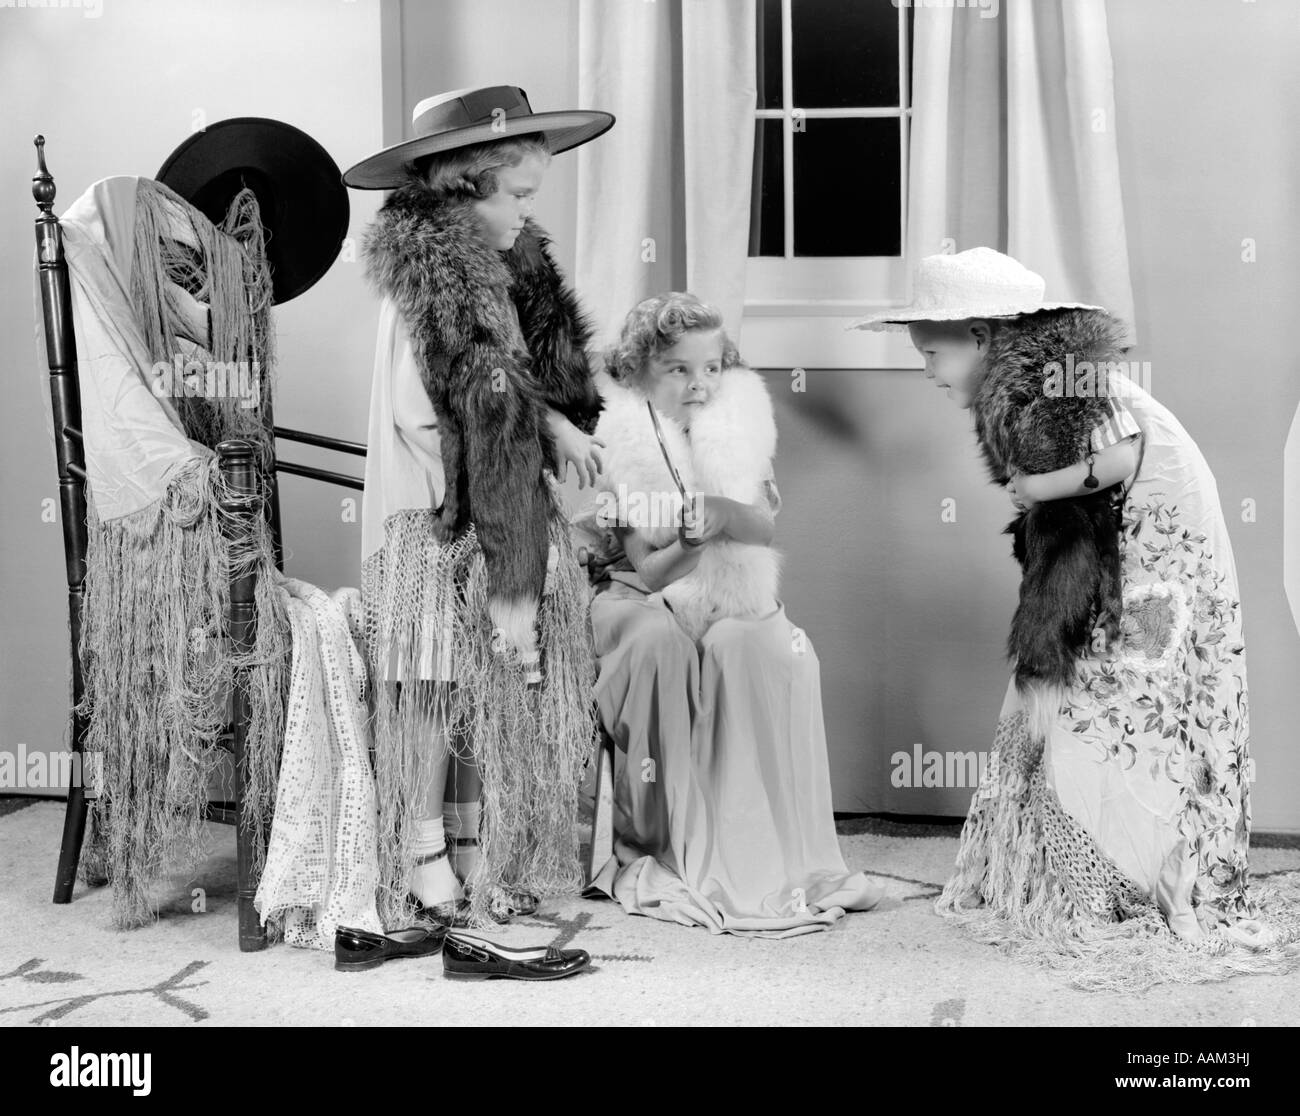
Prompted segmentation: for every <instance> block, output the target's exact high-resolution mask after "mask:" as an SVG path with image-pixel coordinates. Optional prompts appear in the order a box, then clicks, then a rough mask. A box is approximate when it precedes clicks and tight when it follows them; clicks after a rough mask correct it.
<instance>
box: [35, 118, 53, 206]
mask: <svg viewBox="0 0 1300 1116" xmlns="http://www.w3.org/2000/svg"><path fill="white" fill-rule="evenodd" d="M32 142H33V143H34V144H35V145H36V174H34V175H33V176H32V197H33V198H35V199H36V204H37V206H38V207H40V209H41V210H42V211H44V212H45V213H50V212H51V211H52V210H53V208H54V194H55V185H54V176H53V175H52V174H50V172H49V169H48V168H47V167H46V166H45V137H44V136H37V137H36V138H35V139H34V140H32Z"/></svg>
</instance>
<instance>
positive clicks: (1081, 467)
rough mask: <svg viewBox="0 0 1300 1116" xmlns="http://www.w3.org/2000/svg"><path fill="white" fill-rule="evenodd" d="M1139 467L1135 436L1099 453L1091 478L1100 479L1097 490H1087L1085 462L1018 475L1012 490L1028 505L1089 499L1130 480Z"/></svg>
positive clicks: (1012, 484) (1012, 482)
mask: <svg viewBox="0 0 1300 1116" xmlns="http://www.w3.org/2000/svg"><path fill="white" fill-rule="evenodd" d="M1137 465H1138V447H1137V438H1136V436H1133V437H1129V438H1126V439H1124V441H1122V442H1117V443H1116V444H1115V445H1113V446H1107V447H1106V448H1105V449H1103V450H1099V451H1097V453H1095V454H1094V455H1093V459H1092V475H1093V476H1094V477H1096V478H1097V487H1096V488H1085V487H1084V484H1083V482H1084V481H1085V480H1086V479H1087V477H1088V466H1087V464H1086V463H1085V462H1082V461H1081V462H1079V464H1077V465H1070V466H1068V467H1067V468H1064V469H1057V470H1055V471H1054V472H1051V473H1017V474H1016V475H1015V476H1013V477H1012V478H1011V485H1010V487H1011V488H1014V490H1015V494H1016V496H1018V497H1019V498H1020V501H1021V503H1023V504H1025V505H1033V504H1041V503H1042V502H1043V501H1044V500H1063V499H1066V498H1067V497H1070V496H1087V495H1089V494H1090V493H1092V492H1098V491H1100V490H1101V489H1103V488H1109V487H1110V486H1111V485H1113V484H1119V482H1120V481H1122V480H1124V479H1125V478H1126V477H1128V476H1129V475H1130V474H1131V473H1132V472H1133V471H1134V470H1135V469H1136V468H1137Z"/></svg>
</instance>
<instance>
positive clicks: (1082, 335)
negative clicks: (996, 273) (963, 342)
mask: <svg viewBox="0 0 1300 1116" xmlns="http://www.w3.org/2000/svg"><path fill="white" fill-rule="evenodd" d="M1122 338H1123V326H1122V324H1121V323H1120V322H1118V321H1117V320H1116V319H1115V318H1112V317H1111V316H1110V315H1109V314H1106V313H1104V312H1103V311H1099V310H1047V311H1041V312H1039V313H1037V314H1029V315H1025V316H1024V317H1022V318H1020V319H1019V320H1017V321H1016V322H1014V323H1012V324H1011V325H1010V326H1008V327H1005V328H1003V329H1002V330H1000V331H999V332H998V333H997V334H995V336H994V338H993V341H992V344H991V347H990V351H989V357H988V362H989V369H990V371H989V373H988V375H987V376H986V377H985V380H984V382H983V384H981V386H980V389H979V391H978V392H977V394H976V397H975V402H974V405H973V410H974V412H975V430H976V434H977V435H978V437H979V443H980V448H981V450H982V451H983V454H984V459H985V462H986V464H987V465H988V468H989V474H990V476H991V477H992V478H993V480H994V481H995V482H996V483H998V484H1006V482H1007V480H1008V479H1009V477H1010V476H1011V474H1012V473H1014V472H1023V473H1049V472H1052V471H1054V470H1056V469H1063V468H1066V467H1068V466H1070V465H1075V464H1078V463H1079V462H1080V461H1082V460H1083V459H1084V457H1085V456H1086V455H1087V453H1088V448H1089V436H1090V434H1091V432H1092V430H1093V428H1094V427H1096V426H1097V425H1098V424H1099V423H1101V422H1103V421H1104V420H1105V418H1106V415H1107V410H1108V401H1107V396H1106V395H1105V394H1104V393H1103V392H1102V391H1100V390H1099V391H1098V392H1097V393H1095V394H1093V395H1091V396H1088V395H1084V394H1081V393H1077V392H1076V393H1074V394H1068V395H1067V394H1065V393H1064V392H1058V391H1056V390H1054V385H1053V384H1052V383H1051V381H1050V379H1049V378H1050V377H1051V376H1052V375H1053V372H1054V367H1053V366H1055V368H1056V369H1060V368H1063V367H1064V366H1065V364H1066V358H1067V356H1068V355H1073V358H1074V362H1075V366H1076V367H1077V366H1078V365H1079V364H1081V363H1083V362H1084V361H1090V362H1092V363H1093V364H1094V366H1105V365H1107V364H1108V363H1109V362H1113V361H1118V360H1120V359H1121V357H1122V352H1123V350H1122V348H1121V341H1122ZM1098 373H1099V375H1098V381H1097V382H1098V383H1103V382H1104V380H1103V378H1102V376H1103V374H1102V373H1101V369H1100V368H1098ZM1118 489H1119V486H1118V485H1116V486H1112V487H1111V488H1108V489H1100V490H1098V491H1096V492H1094V493H1091V494H1089V495H1086V496H1076V497H1072V498H1070V499H1065V500H1050V501H1046V502H1044V503H1041V504H1038V505H1037V506H1035V507H1033V508H1031V509H1029V510H1028V511H1026V512H1022V513H1021V514H1020V515H1019V516H1017V517H1016V519H1015V520H1014V521H1013V522H1012V523H1011V524H1009V525H1008V527H1007V532H1008V533H1009V534H1011V535H1012V536H1013V538H1014V545H1013V553H1014V554H1015V557H1016V560H1017V561H1018V562H1019V563H1020V566H1021V570H1022V576H1021V581H1020V603H1019V605H1018V606H1017V608H1016V614H1015V617H1014V619H1013V620H1012V623H1011V634H1010V637H1009V640H1008V652H1009V653H1010V655H1011V656H1012V658H1013V659H1014V660H1015V664H1016V684H1017V686H1018V688H1019V689H1020V690H1021V692H1022V693H1024V692H1026V691H1028V690H1029V689H1030V688H1031V686H1032V685H1033V684H1035V683H1042V684H1045V685H1047V686H1049V687H1066V686H1069V685H1070V684H1071V682H1072V681H1073V680H1074V675H1075V666H1076V663H1077V660H1078V658H1079V656H1080V655H1081V654H1082V653H1083V652H1084V651H1085V650H1086V648H1087V645H1088V644H1089V642H1090V641H1091V637H1092V633H1093V632H1094V630H1096V629H1098V628H1100V629H1101V630H1102V631H1103V632H1104V633H1105V636H1106V639H1107V641H1108V643H1109V642H1110V641H1113V640H1116V639H1118V637H1119V620H1120V612H1121V608H1122V597H1123V594H1122V587H1121V582H1120V549H1119V529H1120V517H1119V509H1118V507H1117V500H1118V496H1119V491H1118Z"/></svg>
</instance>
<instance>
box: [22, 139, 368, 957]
mask: <svg viewBox="0 0 1300 1116" xmlns="http://www.w3.org/2000/svg"><path fill="white" fill-rule="evenodd" d="M35 144H36V159H37V173H36V175H35V176H34V177H33V178H32V196H33V197H34V198H35V199H36V206H37V209H38V211H39V213H38V216H37V217H36V259H37V271H38V281H39V285H40V291H41V314H42V318H43V321H44V327H45V347H46V354H47V357H48V364H49V377H50V404H51V409H52V411H53V416H54V445H55V454H56V457H57V461H58V470H59V506H60V509H61V513H62V521H63V551H64V558H65V566H66V573H67V585H68V619H69V627H70V637H69V638H70V650H71V654H72V710H73V711H72V713H71V715H70V720H71V727H70V737H71V741H70V742H71V747H72V749H73V751H74V752H75V753H76V754H77V755H78V756H80V755H81V754H82V752H83V750H84V747H85V740H86V730H87V723H86V719H85V718H84V717H83V716H81V715H79V714H78V713H77V712H76V709H77V707H78V706H79V705H80V704H81V699H82V696H83V693H84V689H83V679H82V675H81V660H80V656H79V654H78V648H79V646H80V643H81V610H82V603H83V599H84V583H85V578H86V460H85V450H84V446H83V439H82V433H81V393H80V389H79V386H78V382H77V344H76V336H75V334H74V333H73V326H72V298H71V293H70V290H69V286H68V266H67V262H66V259H65V256H64V252H63V236H62V231H61V229H60V227H59V220H58V218H57V217H55V216H54V212H53V207H54V196H55V185H54V178H53V176H52V175H51V174H50V172H49V171H48V169H47V168H46V165H45V137H44V136H37V137H36V139H35ZM263 421H264V422H265V423H266V425H267V426H268V427H269V428H270V429H271V430H272V431H273V432H274V434H275V436H276V437H277V438H283V439H285V440H287V441H293V442H300V443H303V444H305V445H311V446H317V447H321V448H324V449H329V450H336V451H338V452H341V453H348V454H354V455H356V456H359V457H364V456H365V454H366V447H365V446H364V445H361V444H360V443H357V442H346V441H343V440H341V439H338V438H330V437H327V436H325V435H321V434H310V433H306V432H304V431H299V430H287V429H284V428H282V427H278V426H275V425H274V419H273V417H272V415H271V414H270V408H269V407H268V408H266V413H265V414H264V415H263ZM216 450H217V456H218V458H219V460H220V464H221V470H222V473H223V475H224V477H225V480H226V483H227V485H228V486H229V488H230V491H231V494H232V495H231V497H230V501H229V502H228V503H227V504H226V505H225V507H224V510H225V511H226V512H227V513H228V514H229V517H230V522H231V524H232V525H233V527H232V529H233V530H240V529H241V528H240V524H246V523H250V522H251V519H252V517H253V516H256V515H266V516H267V517H268V518H269V521H270V527H271V532H272V538H273V540H274V545H275V559H276V565H277V566H278V567H280V568H281V569H283V566H284V545H283V536H282V532H281V521H280V499H279V488H278V485H277V483H276V477H275V474H276V473H293V474H295V475H297V476H303V477H309V478H311V479H313V480H319V481H324V482H325V483H328V484H336V485H340V486H342V487H344V488H352V489H356V490H361V489H362V488H363V487H364V484H363V482H362V480H361V479H360V478H359V477H355V476H351V475H347V474H343V473H335V472H331V471H329V470H326V469H317V468H313V467H311V466H306V465H295V464H292V463H290V462H287V461H280V460H278V458H277V459H276V460H275V461H274V469H273V470H271V471H270V472H269V473H266V474H264V473H262V472H261V470H260V469H259V468H258V466H257V456H256V447H255V446H254V445H253V444H252V443H251V442H246V441H238V440H236V441H228V442H222V443H221V444H220V445H219V446H217V447H216ZM243 529H244V530H247V528H246V527H245V528H243ZM255 591H256V578H255V575H253V574H249V575H247V576H244V577H237V578H233V579H232V580H231V585H230V614H229V616H228V617H227V634H228V636H229V638H230V640H231V641H232V644H233V646H234V648H235V649H236V650H238V651H244V650H248V649H250V648H251V647H252V645H253V639H254V636H255V633H256V624H257V616H256V613H255V611H254V596H255ZM232 705H233V709H232V720H231V724H230V726H229V730H228V731H227V732H226V733H225V734H224V735H223V737H222V746H223V747H225V748H227V749H228V750H229V751H230V752H231V753H232V758H233V765H234V780H233V796H234V798H233V801H229V802H210V803H209V804H208V810H207V817H208V818H209V819H210V820H212V821H216V822H223V823H225V824H229V825H234V826H235V833H236V852H235V857H236V874H237V877H238V884H237V905H238V912H239V948H240V949H241V950H244V951H246V952H248V951H253V950H259V949H264V948H265V947H266V932H265V930H264V929H263V928H262V926H261V924H260V922H259V921H258V917H257V911H256V909H255V908H254V906H253V897H254V895H255V894H256V892H257V882H258V881H257V880H256V879H255V878H254V874H253V863H254V853H255V848H256V846H255V845H254V842H255V841H263V840H265V837H266V835H265V834H261V833H255V832H253V831H252V829H251V827H249V826H248V825H246V824H245V822H244V800H243V787H244V776H245V771H246V759H245V753H244V748H245V742H246V740H247V737H248V727H249V707H248V701H247V695H246V694H245V692H244V690H243V688H242V687H239V686H236V687H235V696H234V701H233V703H232ZM73 770H81V763H80V761H79V760H78V762H76V763H75V764H74V765H73ZM72 782H73V785H72V786H70V787H69V788H68V804H67V810H66V812H65V814H64V819H63V839H62V845H61V848H60V851H59V866H58V871H57V874H56V876H55V881H54V902H55V903H69V902H71V901H72V890H73V886H74V884H75V883H76V878H77V865H78V863H79V861H80V858H81V845H82V841H83V840H84V838H85V832H86V813H87V808H88V804H87V801H86V794H85V787H84V786H83V785H82V780H80V779H74V780H72Z"/></svg>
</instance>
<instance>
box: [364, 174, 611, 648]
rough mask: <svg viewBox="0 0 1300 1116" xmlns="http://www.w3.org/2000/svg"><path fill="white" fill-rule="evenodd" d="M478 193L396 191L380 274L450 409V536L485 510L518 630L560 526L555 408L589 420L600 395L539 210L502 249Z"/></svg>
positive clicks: (445, 457) (372, 241) (441, 523)
mask: <svg viewBox="0 0 1300 1116" xmlns="http://www.w3.org/2000/svg"><path fill="white" fill-rule="evenodd" d="M480 227H481V226H480V223H479V219H478V217H477V215H476V214H475V212H474V210H473V208H472V204H471V203H470V202H468V201H446V200H440V199H439V198H437V197H436V196H435V195H434V194H433V193H432V192H430V191H429V190H428V189H427V188H425V187H424V186H422V185H418V184H417V185H411V186H407V187H404V188H402V189H400V190H397V191H395V192H394V193H393V194H392V195H391V196H390V197H389V199H388V200H387V202H385V204H384V206H383V208H382V209H381V210H380V211H379V213H378V215H377V216H376V218H375V221H374V223H373V224H372V225H371V226H370V228H369V229H368V230H367V235H366V239H365V245H364V252H365V259H366V265H367V271H368V274H369V276H370V278H371V280H372V282H374V284H375V285H376V286H377V287H378V288H379V289H380V290H381V291H382V292H383V293H384V294H386V295H388V296H389V297H391V298H392V299H393V300H394V302H395V303H396V304H397V306H398V308H399V309H400V311H401V313H402V317H403V319H404V320H405V322H406V325H407V328H408V330H409V331H410V333H411V339H412V345H413V346H414V349H415V352H416V357H417V360H418V361H419V364H420V372H421V378H422V380H423V382H424V387H425V390H426V391H427V392H428V393H429V399H430V401H431V402H432V404H433V407H434V410H435V412H436V414H437V416H438V433H439V438H440V442H441V452H442V461H443V468H444V472H445V477H446V492H445V495H444V499H443V506H442V508H441V509H440V510H439V512H438V514H437V516H436V517H435V522H436V528H435V530H436V532H437V533H438V537H439V541H441V542H447V541H449V540H450V539H452V538H455V537H458V536H459V535H461V534H462V533H463V532H464V531H465V530H466V529H467V528H468V525H469V524H470V523H471V522H472V523H473V524H474V527H475V530H476V533H477V536H478V541H479V545H480V547H481V549H482V551H483V556H484V561H485V563H486V566H487V575H488V579H489V584H490V585H491V591H492V599H493V601H494V603H495V607H494V610H493V611H494V620H495V621H496V622H497V623H498V624H499V625H500V624H502V623H503V620H502V616H503V615H504V613H505V612H509V613H511V615H512V619H510V620H509V621H508V622H505V626H506V627H507V628H510V629H515V630H512V631H511V633H510V634H511V636H512V638H513V637H514V636H515V635H516V631H517V632H518V633H519V635H520V641H522V639H523V636H522V632H523V628H524V627H525V626H526V624H527V623H528V622H531V617H532V616H533V615H535V606H536V601H537V598H538V597H539V596H540V594H541V591H542V589H543V586H544V583H545V579H546V562H547V555H548V552H549V541H548V524H549V521H550V519H551V517H553V516H556V515H558V514H559V511H558V509H557V507H556V502H555V499H554V496H553V494H552V492H551V489H550V484H549V482H548V480H547V478H546V477H545V475H544V470H545V469H547V468H549V467H550V466H551V463H552V461H553V459H554V443H553V439H552V438H551V434H550V430H549V428H548V427H547V425H546V421H545V410H546V407H547V406H551V407H554V408H555V409H556V410H559V411H561V412H562V413H564V414H565V415H566V416H567V417H568V418H570V420H571V421H573V422H574V423H575V425H578V426H580V427H582V428H584V429H587V430H590V429H592V428H593V427H594V425H595V421H596V418H597V416H598V414H599V411H600V396H599V393H598V392H597V391H596V388H595V385H594V384H593V383H592V380H591V375H590V371H589V367H588V362H587V357H586V353H585V346H586V345H587V342H588V340H589V338H590V328H589V326H588V325H587V323H586V321H585V320H584V318H583V316H582V314H581V312H580V311H579V309H578V304H577V300H576V299H575V297H574V295H573V293H572V292H571V290H570V289H569V288H568V286H567V285H566V284H565V282H564V279H563V278H562V276H561V275H560V273H559V271H558V269H557V268H556V266H555V263H554V260H553V259H552V258H551V254H550V251H549V249H548V247H547V244H548V241H547V238H546V235H545V233H544V232H543V231H542V230H541V229H540V228H539V227H538V226H537V225H536V224H535V223H534V222H533V221H531V220H529V221H527V222H526V224H525V228H524V231H523V232H521V233H520V234H519V236H518V238H517V239H516V241H515V244H514V246H513V247H512V248H511V249H510V250H509V251H508V252H501V251H498V250H496V249H493V248H491V247H489V246H488V245H487V244H486V243H485V242H484V240H483V238H482V235H481V232H480Z"/></svg>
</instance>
